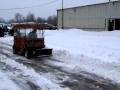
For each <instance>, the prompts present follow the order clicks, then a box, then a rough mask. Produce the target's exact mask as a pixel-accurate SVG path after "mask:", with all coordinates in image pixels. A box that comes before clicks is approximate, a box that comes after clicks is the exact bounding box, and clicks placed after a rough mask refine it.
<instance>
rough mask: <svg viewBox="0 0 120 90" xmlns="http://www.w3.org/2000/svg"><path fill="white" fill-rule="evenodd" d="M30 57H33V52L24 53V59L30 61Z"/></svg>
mask: <svg viewBox="0 0 120 90" xmlns="http://www.w3.org/2000/svg"><path fill="white" fill-rule="evenodd" d="M32 56H33V52H32V51H30V50H26V51H25V57H26V58H28V59H30V58H32Z"/></svg>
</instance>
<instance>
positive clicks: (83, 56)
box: [0, 29, 120, 90]
mask: <svg viewBox="0 0 120 90" xmlns="http://www.w3.org/2000/svg"><path fill="white" fill-rule="evenodd" d="M0 42H2V43H7V44H10V45H12V44H13V37H9V36H7V37H4V38H0ZM45 43H46V46H47V47H49V48H53V58H56V59H57V60H59V61H61V62H55V61H49V60H48V61H47V62H46V63H49V64H52V65H56V66H60V67H62V68H63V69H64V70H72V71H73V73H80V72H81V71H85V72H88V73H92V74H96V75H98V76H100V77H103V78H105V79H109V80H112V81H113V82H115V83H119V84H120V78H118V77H119V76H120V31H102V32H95V31H90V32H89V31H83V30H80V29H65V30H62V29H61V30H46V31H45ZM0 57H1V56H0ZM2 57H3V56H2ZM4 58H5V60H4V59H2V58H1V59H0V61H1V62H3V63H5V64H7V65H10V66H11V67H13V68H17V69H20V70H21V72H22V73H23V74H24V76H29V77H28V78H29V79H30V80H32V81H33V82H34V83H36V84H37V85H38V86H40V87H42V89H43V90H47V89H48V88H51V89H52V90H56V89H58V90H60V89H61V87H59V85H57V84H54V83H52V82H51V81H50V80H49V79H47V78H45V77H43V76H42V75H39V74H38V73H36V72H35V71H34V70H33V69H29V68H27V67H25V66H24V65H22V64H19V63H17V62H15V61H14V60H11V59H8V58H7V57H5V56H4ZM0 75H2V72H1V71H0ZM0 77H1V76H0ZM38 78H39V79H40V80H39V79H38ZM0 83H1V81H0ZM0 86H1V85H0ZM64 89H65V90H69V88H64ZM62 90H63V88H62Z"/></svg>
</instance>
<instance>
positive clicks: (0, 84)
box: [0, 71, 21, 90]
mask: <svg viewBox="0 0 120 90" xmlns="http://www.w3.org/2000/svg"><path fill="white" fill-rule="evenodd" d="M19 88H20V87H18V86H17V85H16V84H15V83H14V82H13V81H12V80H11V79H10V78H9V77H8V75H7V74H6V73H4V72H2V71H1V72H0V90H21V89H19Z"/></svg>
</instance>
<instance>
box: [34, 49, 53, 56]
mask: <svg viewBox="0 0 120 90" xmlns="http://www.w3.org/2000/svg"><path fill="white" fill-rule="evenodd" d="M35 55H36V56H38V55H52V49H46V48H45V49H40V50H37V51H36V52H35Z"/></svg>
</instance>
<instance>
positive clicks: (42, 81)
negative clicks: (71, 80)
mask: <svg viewBox="0 0 120 90" xmlns="http://www.w3.org/2000/svg"><path fill="white" fill-rule="evenodd" d="M0 56H1V57H0V61H1V62H2V63H5V64H6V65H9V66H11V67H12V68H15V69H17V70H20V72H21V73H20V75H23V76H25V77H27V78H29V79H30V81H33V83H35V84H37V85H38V86H40V87H41V89H42V90H70V89H69V88H61V87H59V85H57V84H54V83H52V82H51V81H50V80H48V79H46V78H45V77H43V76H42V75H39V74H38V73H36V72H35V71H34V70H33V69H29V68H27V67H26V66H24V65H23V64H19V63H18V62H15V61H14V60H11V59H9V58H7V57H6V56H4V55H0ZM0 82H1V81H0ZM8 83H9V82H8ZM0 86H1V85H0ZM10 90H12V89H10ZM13 90H19V89H13Z"/></svg>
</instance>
